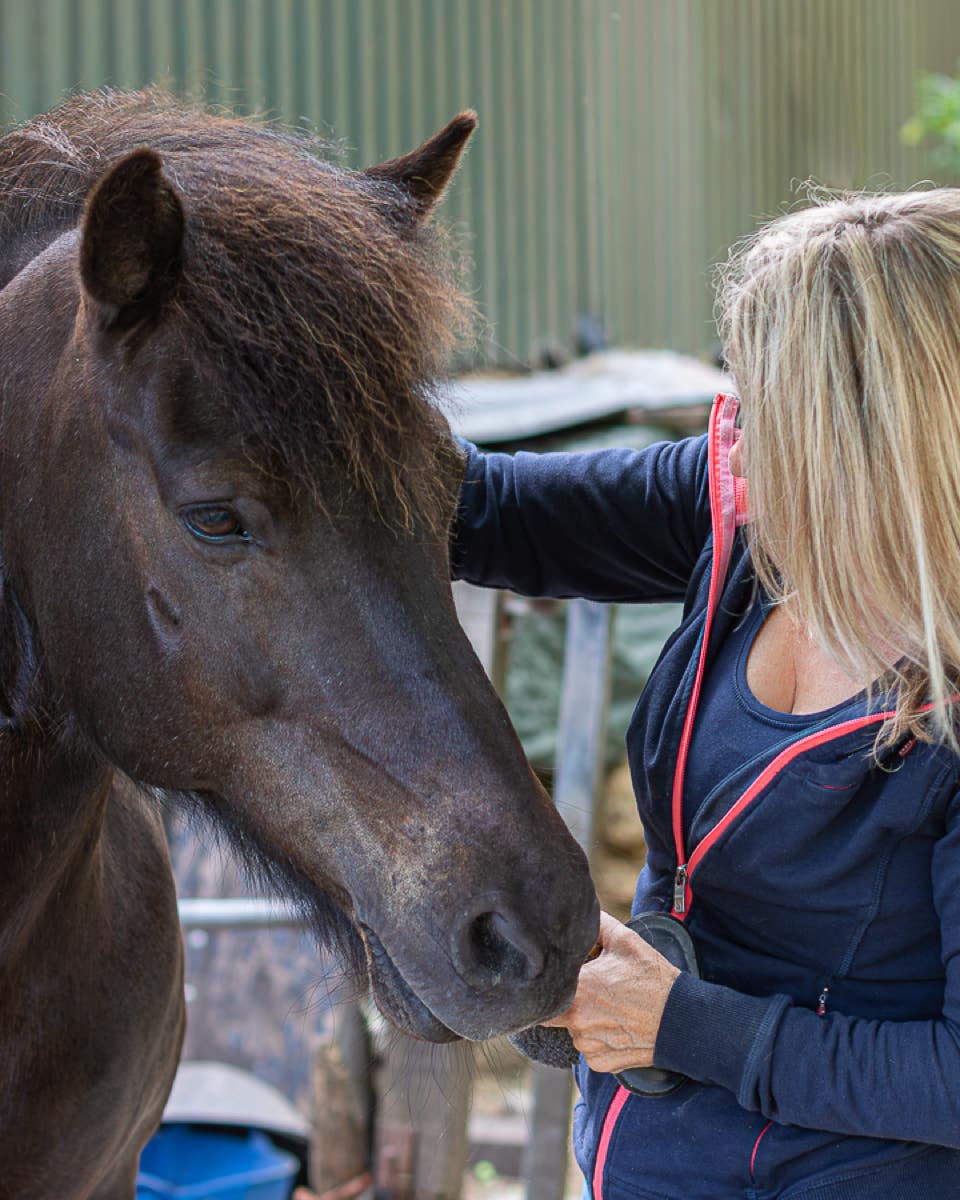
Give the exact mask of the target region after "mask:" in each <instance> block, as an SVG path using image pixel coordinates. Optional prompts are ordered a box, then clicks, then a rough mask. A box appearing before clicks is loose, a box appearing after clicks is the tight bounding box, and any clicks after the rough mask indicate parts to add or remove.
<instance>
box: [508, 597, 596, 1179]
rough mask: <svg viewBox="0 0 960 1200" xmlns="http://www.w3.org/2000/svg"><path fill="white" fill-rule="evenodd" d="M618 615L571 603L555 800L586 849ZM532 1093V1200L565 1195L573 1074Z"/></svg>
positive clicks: (541, 1078)
mask: <svg viewBox="0 0 960 1200" xmlns="http://www.w3.org/2000/svg"><path fill="white" fill-rule="evenodd" d="M613 612H614V610H613V609H612V608H610V606H609V605H603V604H595V603H593V602H591V601H587V600H573V601H571V602H570V604H569V605H568V606H567V636H566V645H565V650H564V659H563V684H562V691H561V697H560V726H559V736H558V738H557V773H556V780H555V784H554V800H555V801H556V804H557V808H558V809H559V810H560V814H561V816H562V817H563V819H564V820H565V821H566V823H567V826H568V827H569V829H570V831H571V832H572V833H573V835H574V837H576V839H577V841H578V842H579V843H580V845H581V846H582V847H583V849H584V850H585V851H586V852H587V853H588V854H589V852H590V847H591V843H592V840H593V815H594V810H595V807H596V802H597V797H598V795H599V791H600V781H601V779H602V775H603V746H604V737H605V729H606V713H607V704H608V700H609V691H610V647H611V631H612V624H613ZM531 1090H532V1097H533V1113H532V1117H531V1121H530V1140H529V1142H528V1143H527V1150H526V1154H525V1155H524V1169H523V1175H524V1180H525V1182H526V1194H527V1200H562V1198H563V1194H564V1188H565V1185H566V1174H567V1161H568V1157H569V1140H568V1139H569V1131H570V1108H571V1102H572V1099H573V1078H572V1076H571V1074H570V1072H569V1071H558V1070H556V1069H555V1068H553V1067H544V1066H540V1065H539V1064H535V1065H534V1066H533V1067H532V1068H531Z"/></svg>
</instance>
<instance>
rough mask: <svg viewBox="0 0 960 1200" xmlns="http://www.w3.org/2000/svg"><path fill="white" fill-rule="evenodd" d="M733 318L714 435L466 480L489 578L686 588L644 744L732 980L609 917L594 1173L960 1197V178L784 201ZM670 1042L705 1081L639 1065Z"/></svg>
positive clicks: (711, 961) (586, 586) (587, 1088)
mask: <svg viewBox="0 0 960 1200" xmlns="http://www.w3.org/2000/svg"><path fill="white" fill-rule="evenodd" d="M721 316H722V320H721V325H722V330H723V335H724V340H725V347H726V353H727V357H728V361H729V363H730V367H731V370H732V372H733V375H734V378H735V379H736V382H737V387H738V390H739V395H740V401H739V403H738V401H737V400H735V399H734V398H732V397H723V396H721V397H718V400H717V403H716V405H715V407H714V413H713V417H712V421H711V432H710V435H709V438H704V439H691V440H687V441H684V442H679V443H665V444H662V445H659V446H654V447H651V448H650V449H648V450H645V451H642V452H639V453H635V452H628V451H601V452H599V453H596V454H590V455H564V454H560V455H543V456H536V455H528V454H518V455H517V456H516V457H513V458H511V457H509V456H505V455H486V456H484V455H481V454H479V453H477V452H476V451H475V450H473V449H472V448H471V450H470V452H469V456H468V462H467V466H466V474H465V479H464V483H463V487H462V491H461V510H460V516H459V522H458V525H457V531H456V541H455V545H454V564H455V571H456V573H457V574H458V576H459V577H461V578H464V579H468V580H471V581H472V582H475V583H481V584H486V585H493V586H506V587H511V588H514V589H516V590H518V591H521V592H526V593H528V594H533V595H551V596H589V597H592V598H594V599H600V600H609V601H617V602H621V603H623V602H632V601H654V600H682V601H683V602H684V605H685V607H684V616H683V620H682V623H681V625H680V627H679V628H678V629H677V630H676V632H675V633H674V634H673V636H672V637H671V639H670V640H669V641H668V643H667V645H666V647H665V648H664V651H663V653H662V655H661V657H660V660H659V662H658V664H657V666H656V668H655V670H654V672H653V674H652V675H651V678H650V680H649V683H648V684H647V686H646V688H645V689H644V692H643V695H642V696H641V698H640V701H639V704H638V705H637V709H636V712H635V714H634V718H633V721H632V723H631V726H630V729H629V732H628V734H627V746H628V753H629V758H630V764H631V769H632V772H633V781H634V786H635V789H636V793H637V801H638V807H639V810H640V815H641V818H642V820H643V824H644V828H645V831H646V836H647V843H648V856H647V862H646V865H645V867H644V869H643V872H642V873H641V875H640V879H639V882H638V886H637V894H636V902H635V911H636V912H641V911H651V910H653V911H661V912H670V913H672V914H673V915H674V916H675V917H676V918H677V919H678V920H682V921H683V922H684V925H685V927H686V929H687V931H688V932H689V934H690V935H691V936H692V938H693V941H694V943H695V944H696V947H697V951H698V955H699V961H700V967H701V975H702V978H701V979H696V978H694V977H693V976H692V975H690V974H686V973H678V972H677V971H676V970H675V969H674V968H673V967H671V966H670V965H669V963H667V962H666V960H664V959H662V958H661V957H660V956H659V955H657V954H656V953H655V952H654V951H653V950H651V949H650V948H649V947H648V946H647V945H646V944H645V943H644V942H643V941H642V940H641V939H640V938H639V937H637V936H636V935H634V934H633V933H631V932H630V931H629V930H627V929H626V928H625V927H623V926H621V925H620V924H619V923H618V922H616V921H614V920H613V919H612V918H609V917H605V918H604V922H603V926H602V931H601V937H602V942H603V947H604V952H603V953H602V954H601V955H600V957H599V958H598V959H596V960H595V961H594V962H591V963H589V964H587V965H586V966H585V967H584V968H583V970H582V972H581V977H580V986H579V990H578V992H577V996H576V999H575V1001H574V1003H573V1005H572V1007H571V1008H570V1009H569V1010H568V1011H567V1012H566V1013H563V1014H561V1015H560V1016H559V1017H558V1018H557V1019H556V1021H555V1022H554V1023H556V1024H561V1025H565V1026H566V1027H568V1028H569V1030H570V1032H571V1034H572V1036H573V1038H574V1041H575V1042H576V1044H577V1046H578V1048H579V1049H580V1050H581V1051H582V1052H583V1056H584V1057H583V1059H582V1060H581V1065H580V1068H579V1069H578V1079H579V1084H580V1088H581V1092H582V1100H581V1102H580V1104H579V1105H578V1109H577V1114H576V1128H575V1140H576V1148H577V1155H578V1159H579V1162H580V1165H581V1168H582V1169H583V1171H584V1174H585V1177H586V1179H587V1183H588V1187H589V1189H590V1190H591V1191H592V1194H593V1196H594V1198H595V1200H617V1198H619V1197H640V1198H658V1200H678V1198H680V1197H682V1198H683V1200H701V1198H702V1200H721V1198H724V1197H744V1198H747V1200H751V1198H752V1200H767V1198H772V1197H784V1198H786V1197H790V1198H791V1200H801V1198H802V1200H846V1198H856V1200H881V1198H882V1200H897V1198H899V1197H903V1198H906V1197H910V1198H912V1197H921V1196H922V1197H924V1198H925V1200H930V1198H934V1197H935V1198H938V1200H939V1198H949V1197H952V1196H957V1197H960V755H958V737H957V728H958V724H957V708H958V706H957V705H955V704H954V698H955V695H956V693H957V692H958V691H960V192H957V191H952V190H938V191H927V192H915V193H910V194H906V195H896V196H895V195H889V196H884V195H867V196H860V197H853V198H848V199H844V200H840V201H834V202H832V203H828V204H824V205H821V206H818V207H813V208H810V209H806V210H804V211H801V212H795V213H792V214H790V215H789V216H786V217H783V218H781V219H780V220H778V221H775V222H774V223H772V224H771V225H769V226H768V227H767V228H766V229H765V230H763V231H761V233H760V234H759V235H758V236H757V237H755V238H753V239H751V240H750V241H749V242H748V243H747V244H745V245H744V246H742V247H741V248H739V249H738V250H737V251H735V253H734V255H733V257H732V260H731V263H730V265H729V267H728V269H727V271H726V274H725V279H724V286H723V289H722V293H721ZM738 423H739V424H740V425H742V436H740V431H739V429H738V427H737V425H738ZM738 477H739V478H738ZM746 481H748V486H744V484H745V482H746ZM651 1064H652V1065H655V1066H657V1067H661V1068H664V1069H668V1070H674V1071H679V1072H682V1073H684V1074H686V1075H687V1076H689V1077H690V1082H688V1083H686V1084H685V1085H684V1086H683V1087H681V1088H680V1089H679V1090H678V1091H676V1092H674V1093H673V1094H671V1095H670V1096H667V1097H659V1098H645V1097H640V1096H635V1095H631V1094H629V1093H628V1092H626V1091H624V1089H623V1088H621V1087H620V1085H619V1084H618V1081H617V1080H616V1078H615V1077H614V1075H612V1074H610V1072H616V1071H621V1070H623V1069H624V1068H626V1067H631V1066H646V1065H651Z"/></svg>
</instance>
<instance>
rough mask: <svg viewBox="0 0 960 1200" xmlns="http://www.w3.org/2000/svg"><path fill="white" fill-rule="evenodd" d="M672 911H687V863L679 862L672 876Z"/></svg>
mask: <svg viewBox="0 0 960 1200" xmlns="http://www.w3.org/2000/svg"><path fill="white" fill-rule="evenodd" d="M673 911H674V912H675V913H681V914H683V913H685V912H686V911H687V864H686V863H681V864H680V865H679V866H678V867H677V870H676V874H675V875H674V877H673Z"/></svg>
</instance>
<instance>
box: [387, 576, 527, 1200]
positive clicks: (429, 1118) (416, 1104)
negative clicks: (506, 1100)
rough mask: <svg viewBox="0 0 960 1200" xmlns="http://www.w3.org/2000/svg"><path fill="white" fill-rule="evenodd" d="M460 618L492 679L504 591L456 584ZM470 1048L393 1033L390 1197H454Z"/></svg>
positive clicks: (498, 664)
mask: <svg viewBox="0 0 960 1200" xmlns="http://www.w3.org/2000/svg"><path fill="white" fill-rule="evenodd" d="M453 594H454V602H455V603H456V606H457V615H458V617H459V618H460V623H461V624H462V625H463V627H464V630H465V632H466V634H467V636H468V638H469V639H470V642H471V644H472V646H473V648H474V650H475V652H476V654H477V657H478V658H479V659H480V661H481V663H482V664H483V666H484V668H485V669H486V671H487V673H488V674H489V675H490V676H491V678H492V679H493V680H494V683H495V684H496V683H497V682H498V680H500V681H501V682H502V675H503V669H504V662H503V654H502V651H501V647H502V642H503V639H502V638H501V636H500V634H501V613H502V604H503V597H502V593H500V592H498V591H492V590H490V589H487V588H477V587H472V586H471V585H469V584H465V583H457V584H455V585H454V588H453ZM472 1076H473V1046H472V1044H470V1043H466V1042H457V1043H454V1044H452V1045H449V1046H434V1045H429V1044H427V1043H424V1042H418V1041H415V1040H414V1039H413V1038H408V1037H405V1036H404V1035H403V1034H400V1033H397V1032H395V1031H393V1030H391V1031H390V1033H389V1034H388V1041H387V1045H386V1048H385V1050H384V1052H383V1055H382V1062H381V1065H380V1068H379V1071H378V1073H377V1084H376V1094H377V1113H376V1122H375V1123H376V1134H375V1147H374V1177H375V1180H376V1191H377V1195H378V1196H379V1197H384V1198H389V1200H438V1198H441V1197H442V1198H443V1200H455V1198H456V1197H458V1196H459V1195H460V1189H461V1185H462V1181H463V1172H464V1169H465V1167H466V1163H467V1149H468V1143H467V1114H468V1112H469V1108H470V1097H471V1092H472Z"/></svg>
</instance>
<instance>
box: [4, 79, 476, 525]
mask: <svg viewBox="0 0 960 1200" xmlns="http://www.w3.org/2000/svg"><path fill="white" fill-rule="evenodd" d="M142 146H149V147H151V148H152V149H154V150H155V151H157V153H159V155H160V156H161V158H162V160H163V163H164V170H165V173H166V175H167V176H168V178H169V179H170V181H171V182H172V183H173V184H174V185H175V187H176V188H177V189H178V191H179V193H180V195H181V197H182V199H183V203H184V208H185V211H186V214H187V230H186V235H185V243H184V257H183V262H184V268H183V273H182V276H181V278H180V280H179V282H178V284H177V286H176V288H175V291H174V293H173V295H172V297H171V300H170V301H169V304H168V306H167V307H166V308H165V309H164V310H163V313H162V315H161V318H160V319H161V320H164V321H166V322H168V323H169V325H170V327H171V328H175V329H176V330H177V332H178V334H179V336H181V337H182V338H183V345H184V350H185V355H186V357H187V359H188V361H189V362H190V363H191V364H192V366H193V367H194V368H195V371H196V375H197V380H198V382H199V383H200V385H201V389H202V392H203V394H204V397H205V398H204V401H203V403H204V405H207V404H209V405H210V406H211V413H209V414H208V413H206V412H205V413H204V416H205V418H206V419H207V422H209V418H210V416H211V415H212V416H213V419H214V424H215V429H216V431H217V432H220V431H221V430H222V433H223V436H224V437H231V436H232V437H233V438H239V440H240V442H241V444H242V446H243V447H244V450H245V452H247V453H248V455H249V457H251V459H252V460H253V461H255V462H256V463H257V464H258V465H259V466H261V467H262V468H263V469H265V470H267V471H269V472H270V473H271V474H273V475H275V476H276V477H278V478H280V479H282V480H284V482H286V483H287V484H288V485H289V486H290V488H291V489H292V490H295V491H299V490H301V489H306V490H307V491H308V493H309V494H310V495H311V497H312V498H313V499H315V500H318V501H324V500H326V501H327V502H329V501H330V499H331V494H330V479H331V467H334V468H337V469H336V470H334V472H333V474H332V478H334V479H337V480H340V481H344V482H346V483H348V484H349V485H350V486H351V487H352V488H354V489H355V488H357V487H359V488H360V489H362V490H363V492H365V493H366V494H367V495H368V496H369V497H371V498H372V499H373V501H374V503H375V504H376V506H377V507H378V509H379V510H380V511H381V512H383V510H384V508H389V509H390V510H391V512H392V514H393V516H394V517H397V516H399V518H400V523H401V524H402V525H403V526H405V527H410V526H411V525H412V524H413V523H414V517H416V523H418V524H422V523H423V522H424V521H426V523H427V524H429V525H432V526H433V527H434V531H435V532H438V531H439V528H440V527H441V526H442V524H443V523H444V522H445V521H446V520H447V519H448V517H449V513H450V511H451V508H450V504H451V503H452V501H451V497H450V495H449V489H450V486H451V485H450V480H451V479H453V478H454V476H455V472H452V471H450V470H445V469H443V463H439V464H438V461H437V455H438V454H439V455H440V456H441V457H442V456H443V455H452V454H453V453H454V451H453V449H452V448H451V440H450V438H449V435H448V433H447V430H446V426H445V423H444V422H443V421H442V420H441V419H440V417H439V415H438V413H437V412H436V409H435V406H434V404H433V401H434V399H435V392H434V381H435V380H436V379H437V378H438V377H440V376H441V375H442V373H443V371H444V369H445V366H446V364H447V362H448V358H449V354H450V351H451V349H452V347H453V345H454V344H455V342H456V341H457V339H458V337H459V336H460V335H461V334H462V333H463V332H465V330H466V328H467V326H468V324H469V320H470V317H471V306H470V303H469V301H468V300H466V298H465V297H464V295H463V293H462V291H461V290H460V288H459V286H458V284H457V280H456V278H455V272H454V271H453V270H452V269H451V266H450V263H451V256H450V255H449V254H448V253H447V248H446V246H445V245H444V239H443V237H442V235H440V234H438V232H437V231H436V230H435V229H434V228H433V227H431V226H430V225H429V223H424V222H420V221H418V219H417V214H416V211H415V206H414V204H413V203H412V201H411V198H410V197H409V196H407V195H406V193H404V192H403V191H402V190H401V189H400V188H398V187H397V186H396V185H395V184H393V183H390V182H388V181H386V180H384V179H378V178H375V177H373V176H369V175H366V174H364V173H363V172H354V171H348V170H345V169H343V168H342V167H339V166H337V165H336V164H335V163H333V162H331V161H329V155H330V148H329V146H327V145H326V144H324V143H322V142H320V141H319V140H318V139H315V138H311V137H307V136H305V135H300V134H297V133H294V132H291V131H284V130H279V129H276V128H272V127H269V126H267V125H265V124H263V123H262V122H259V121H256V120H253V119H240V118H237V117H231V116H224V115H216V114H213V113H210V112H208V111H204V110H203V109H201V108H199V107H198V106H196V105H192V104H188V103H185V102H183V101H180V100H178V99H176V98H174V97H172V96H170V95H168V94H166V93H164V92H162V91H160V90H159V89H148V90H145V91H141V92H117V91H111V90H104V91H100V92H97V93H93V94H89V95H79V96H75V97H73V98H71V99H69V100H67V101H66V102H64V103H63V104H62V105H60V107H58V108H56V109H54V110H52V111H51V112H49V113H47V114H45V115H44V116H42V117H38V118H36V119H34V120H32V121H30V122H28V123H26V124H25V125H23V126H20V127H18V128H16V129H14V130H12V131H10V132H8V133H7V134H5V135H4V136H3V137H2V138H0V260H2V259H3V258H4V257H6V258H7V260H8V261H9V260H10V259H11V258H12V260H13V270H14V272H15V271H16V270H19V269H20V267H21V266H22V265H24V261H25V260H28V259H29V258H30V257H32V256H33V255H34V254H36V253H37V252H38V251H39V250H40V249H42V248H43V247H44V246H45V245H47V244H49V243H50V242H51V241H52V240H53V239H54V238H55V237H57V236H59V235H60V234H61V233H62V232H65V231H66V230H69V229H71V228H73V227H75V226H76V225H77V224H78V223H79V222H80V220H81V218H82V214H83V208H84V202H85V199H86V196H87V194H88V192H89V191H90V189H91V187H92V186H93V185H94V184H95V183H96V181H97V180H98V179H99V178H100V176H101V175H102V174H103V173H104V171H105V170H106V169H107V168H108V167H109V166H110V165H111V164H112V163H113V162H115V161H117V160H118V159H120V158H122V157H123V156H124V155H126V154H127V153H129V152H131V151H132V150H135V149H137V148H139V147H142ZM324 156H326V157H324ZM18 255H19V258H18ZM6 282H7V279H5V278H2V277H0V286H4V285H5V284H6ZM444 480H446V481H447V482H444ZM385 515H388V516H389V515H390V513H387V514H385Z"/></svg>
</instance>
